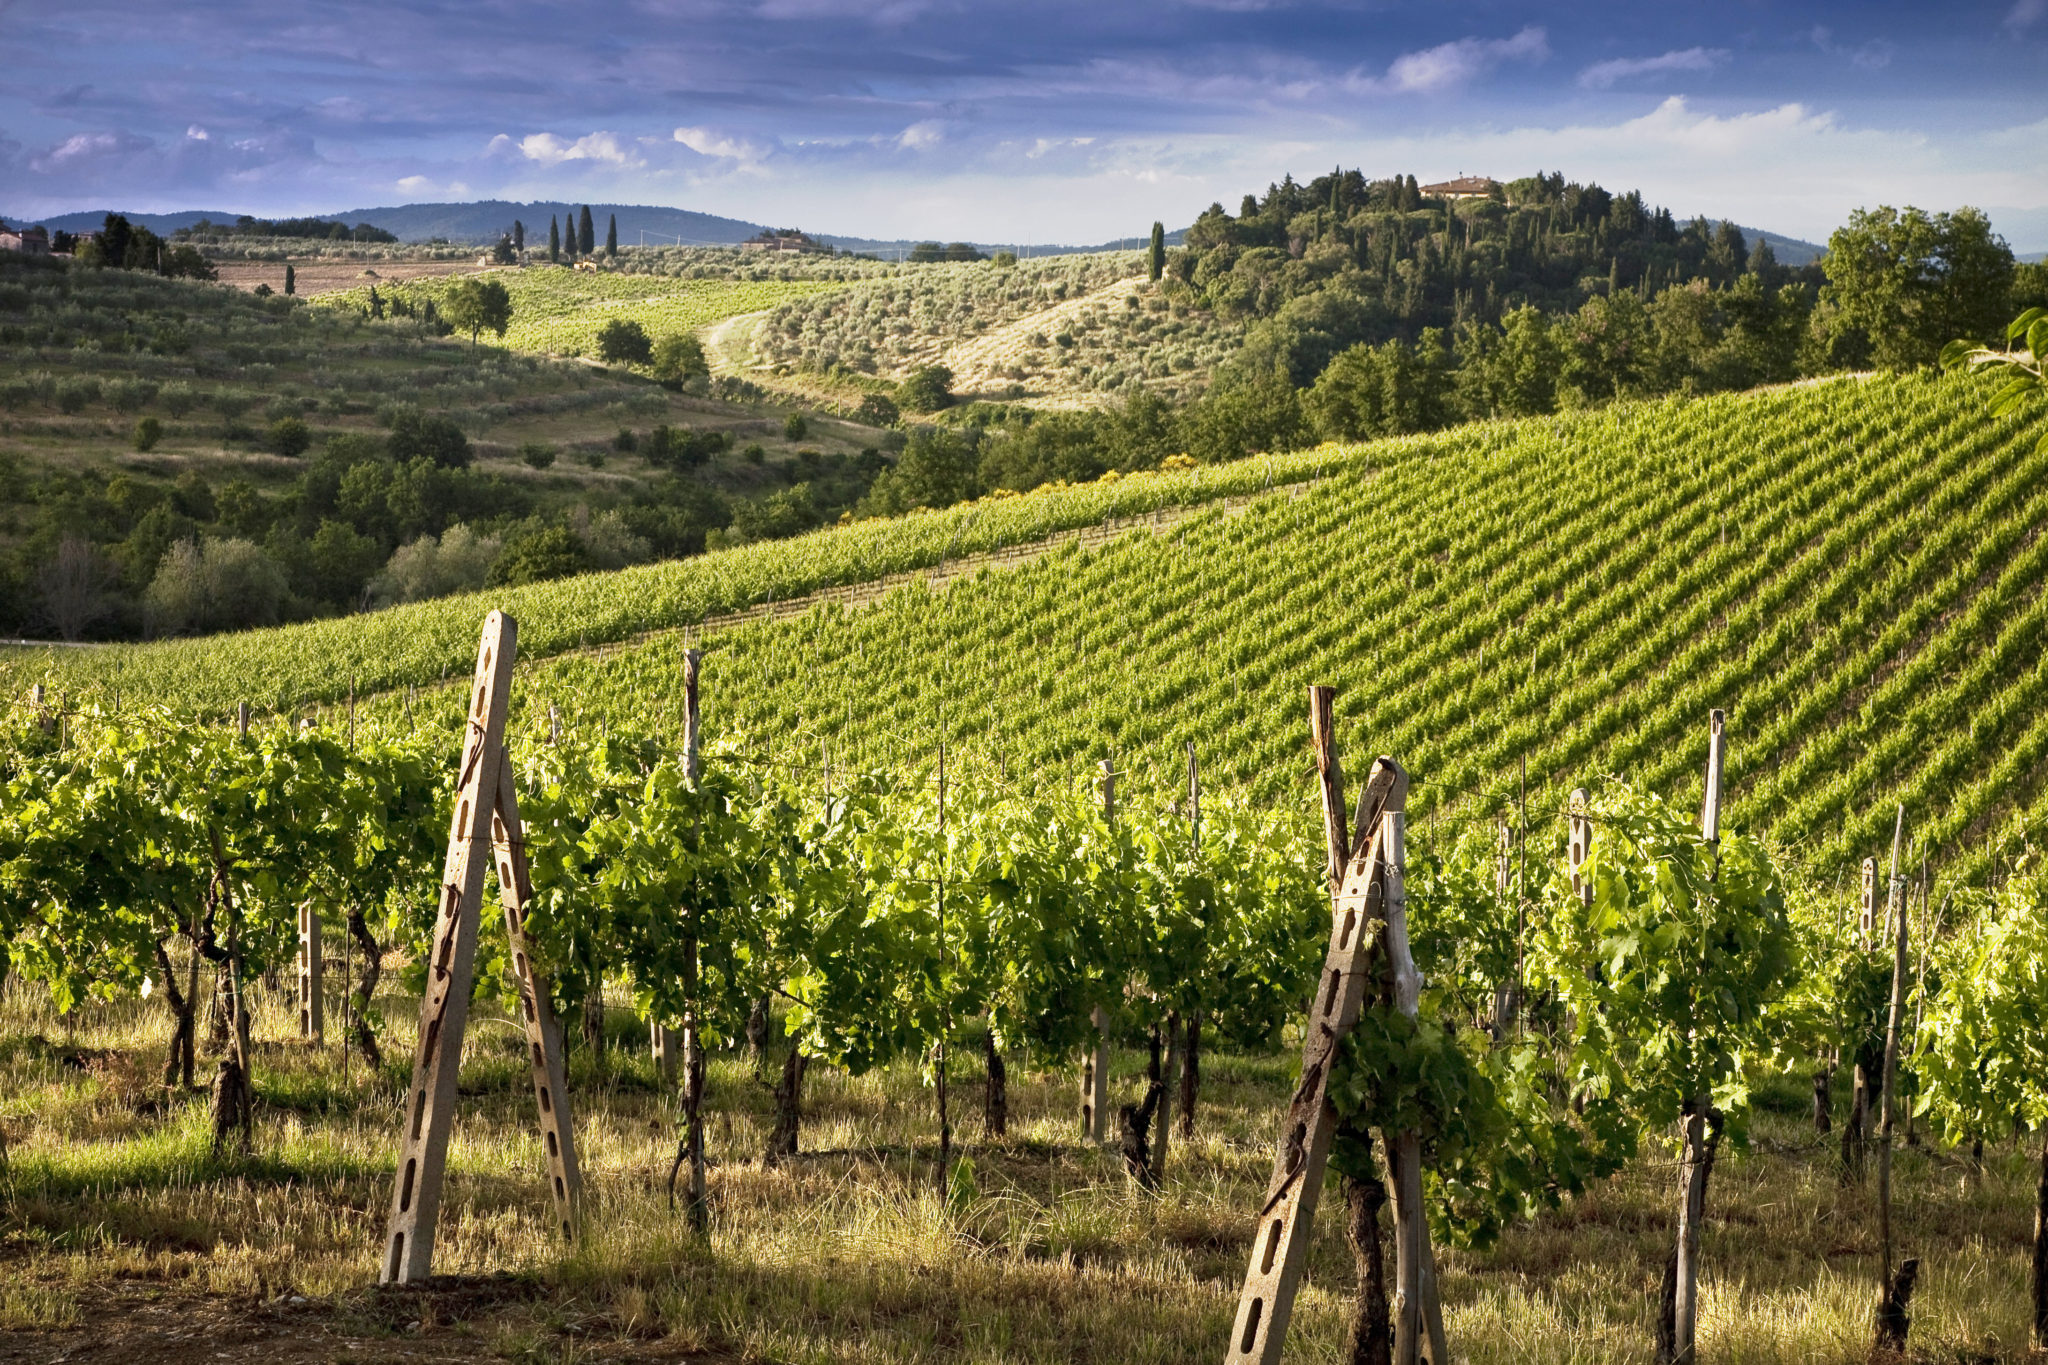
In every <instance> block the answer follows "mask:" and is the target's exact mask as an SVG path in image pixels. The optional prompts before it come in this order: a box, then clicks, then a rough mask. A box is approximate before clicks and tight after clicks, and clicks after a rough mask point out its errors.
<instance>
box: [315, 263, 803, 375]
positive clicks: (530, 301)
mask: <svg viewBox="0 0 2048 1365" xmlns="http://www.w3.org/2000/svg"><path fill="white" fill-rule="evenodd" d="M491 278H493V279H496V280H499V281H501V282H502V283H503V284H504V285H505V288H506V290H507V292H509V293H510V294H511V296H512V325H511V328H510V329H509V330H508V331H507V332H506V333H505V344H506V345H507V346H510V347H511V348H512V349H514V350H517V351H545V352H548V353H550V354H553V355H595V354H596V353H597V333H598V329H599V328H601V327H603V326H604V325H605V323H607V322H610V321H611V320H612V319H614V318H623V319H626V320H628V321H631V322H637V323H639V324H640V325H641V327H643V328H644V329H646V331H647V334H648V335H649V336H650V337H663V336H668V335H670V334H672V333H678V332H690V331H695V330H696V329H697V328H699V327H701V326H703V325H704V324H706V323H710V322H717V321H718V320H719V319H720V318H729V317H732V316H734V315H735V314H739V313H757V312H760V311H762V310H764V309H768V308H773V307H775V306H776V305H777V304H780V303H784V302H787V301H788V300H790V299H796V298H803V297H805V296H807V295H811V294H816V293H819V292H821V291H825V290H830V289H834V288H837V287H838V286H837V285H836V284H834V283H833V282H831V281H827V280H814V279H763V280H744V279H690V280H678V279H671V278H668V277H665V276H660V275H643V274H625V273H622V272H617V271H596V272H590V271H576V270H569V269H565V268H555V269H550V268H539V267H536V268H533V269H527V270H504V271H497V272H494V273H493V274H492V275H491ZM455 284H456V281H455V280H454V279H433V280H413V281H407V282H405V283H403V284H396V283H394V284H386V285H383V286H376V285H374V284H366V285H363V286H361V287H359V288H355V289H347V290H340V291H337V292H335V293H331V294H322V295H320V296H318V297H317V298H316V299H314V302H315V303H316V304H321V305H324V306H327V307H331V308H351V309H362V308H366V307H368V306H369V301H370V290H371V289H372V288H377V289H378V292H379V293H380V294H381V295H383V296H384V297H385V298H387V299H388V298H391V297H393V296H398V297H403V298H405V299H407V300H409V301H411V302H413V303H415V304H418V303H422V302H425V301H426V300H428V299H432V300H434V302H435V303H436V304H437V305H438V304H439V303H441V302H442V301H443V300H445V299H446V298H447V296H448V291H449V290H451V289H453V288H454V287H455Z"/></svg>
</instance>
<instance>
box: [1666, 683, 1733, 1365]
mask: <svg viewBox="0 0 2048 1365" xmlns="http://www.w3.org/2000/svg"><path fill="white" fill-rule="evenodd" d="M1723 723H1724V717H1723V715H1722V713H1721V711H1720V709H1719V708H1718V707H1717V708H1715V709H1714V710H1713V711H1711V712H1710V713H1708V718H1707V781H1706V791H1705V793H1704V795H1703V796H1702V797H1701V800H1700V834H1701V836H1702V837H1704V838H1705V839H1706V841H1707V843H1708V845H1709V846H1710V847H1711V846H1715V845H1718V844H1719V843H1720V840H1721V772H1722V763H1723V760H1724V757H1725V752H1726V751H1725V747H1724V746H1725V733H1724V730H1723ZM1715 856H1716V857H1717V858H1718V856H1719V854H1718V851H1716V852H1715ZM1712 1103H1713V1097H1712V1096H1710V1095H1704V1094H1702V1095H1693V1096H1691V1097H1689V1098H1688V1100H1687V1102H1686V1112H1685V1114H1684V1116H1683V1118H1682V1119H1681V1120H1680V1123H1681V1124H1682V1129H1681V1135H1680V1148H1679V1158H1678V1190H1679V1204H1678V1246H1677V1254H1676V1262H1675V1272H1676V1279H1675V1282H1674V1286H1673V1290H1672V1298H1671V1304H1672V1322H1671V1359H1672V1361H1673V1362H1675V1365H1692V1362H1693V1361H1694V1360H1696V1359H1698V1355H1697V1351H1696V1348H1695V1344H1694V1343H1695V1339H1696V1336H1697V1329H1698V1326H1699V1295H1700V1224H1701V1223H1702V1222H1703V1221H1704V1220H1705V1218H1706V1205H1707V1168H1708V1162H1709V1160H1710V1157H1709V1155H1708V1152H1707V1110H1708V1108H1709V1107H1710V1106H1711V1105H1712Z"/></svg>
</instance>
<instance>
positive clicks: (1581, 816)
mask: <svg viewBox="0 0 2048 1365" xmlns="http://www.w3.org/2000/svg"><path fill="white" fill-rule="evenodd" d="M1592 808H1593V798H1592V797H1591V796H1589V795H1587V793H1586V789H1585V788H1584V787H1574V788H1573V789H1572V795H1571V801H1570V803H1569V805H1568V806H1567V807H1566V809H1567V811H1568V812H1569V820H1570V833H1569V835H1568V838H1567V841H1566V843H1565V856H1566V857H1567V858H1569V859H1570V860H1571V869H1572V894H1573V895H1574V896H1577V897H1578V898H1579V899H1580V900H1581V901H1582V902H1584V903H1585V904H1587V905H1591V904H1592V903H1593V883H1592V882H1590V881H1588V880H1586V877H1585V874H1584V868H1585V866H1586V859H1588V858H1590V857H1592V856H1593V815H1592Z"/></svg>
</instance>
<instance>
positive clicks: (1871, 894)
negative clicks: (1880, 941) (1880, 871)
mask: <svg viewBox="0 0 2048 1365" xmlns="http://www.w3.org/2000/svg"><path fill="white" fill-rule="evenodd" d="M1861 908H1862V915H1861V919H1860V921H1859V924H1860V928H1859V930H1858V937H1857V941H1858V942H1859V943H1860V944H1861V946H1862V948H1863V951H1864V952H1866V953H1867V952H1869V951H1870V945H1871V943H1872V941H1873V939H1874V938H1875V936H1876V933H1877V859H1875V858H1865V859H1864V860H1863V899H1862V903H1861Z"/></svg>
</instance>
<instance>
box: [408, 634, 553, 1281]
mask: <svg viewBox="0 0 2048 1365" xmlns="http://www.w3.org/2000/svg"><path fill="white" fill-rule="evenodd" d="M517 636H518V627H517V624H516V623H515V622H514V621H513V620H512V618H511V617H509V616H507V615H505V614H504V613H503V612H496V611H494V612H492V613H491V614H490V615H489V616H487V617H485V618H484V628H483V639H482V641H481V643H480V644H479V646H478V649H477V662H476V672H475V675H474V677H473V679H472V682H471V687H470V691H469V696H468V723H467V725H466V727H465V737H464V741H463V747H462V766H461V768H460V769H459V770H458V781H457V785H456V790H455V812H454V818H453V820H452V821H451V823H450V827H449V831H448V854H447V858H446V860H445V862H444V863H443V864H442V872H441V891H440V900H441V903H440V909H439V911H438V913H437V915H436V917H435V923H434V934H433V938H432V940H431V941H430V947H429V949H428V957H427V983H426V990H425V992H424V993H423V995H422V997H421V1000H420V1035H419V1048H418V1052H417V1053H416V1054H415V1056H414V1059H413V1072H412V1084H411V1085H410V1086H409V1087H408V1088H407V1090H406V1100H405V1107H404V1117H403V1119H402V1124H403V1128H402V1130H401V1138H400V1142H399V1152H398V1169H397V1174H396V1180H395V1181H394V1188H393V1190H392V1197H391V1216H390V1221H389V1223H388V1225H387V1228H386V1231H385V1236H384V1247H383V1256H382V1258H381V1265H380V1268H379V1272H378V1278H379V1279H380V1280H382V1281H383V1282H384V1283H387V1284H404V1283H407V1282H410V1281H415V1280H422V1279H425V1278H426V1277H427V1276H429V1275H431V1274H432V1273H433V1259H434V1224H435V1218H436V1215H437V1214H438V1213H439V1211H440V1204H441V1183H442V1176H443V1174H444V1171H445V1168H446V1164H447V1157H448V1134H449V1130H450V1128H451V1126H452V1125H453V1123H454V1118H455V1102H456V1078H457V1072H458V1070H459V1069H460V1066H461V1062H462V1037H463V1032H464V1028H465V1026H466V1024H467V1023H468V1020H469V994H470V984H471V980H472V978H473V976H474V972H475V966H476V942H477V933H478V924H479V920H480V916H481V909H482V902H483V888H484V874H485V873H486V872H487V871H489V870H490V867H491V863H492V860H493V856H494V855H495V857H496V860H497V863H498V879H499V891H500V895H501V897H502V898H503V901H504V904H505V922H506V929H507V932H508V933H509V935H510V937H511V947H512V958H513V965H514V970H515V971H516V972H517V974H518V977H519V989H520V994H521V1013H522V1014H523V1015H524V1016H525V1021H526V1035H527V1043H528V1047H527V1051H528V1056H529V1061H530V1062H531V1064H532V1067H533V1072H534V1084H535V1100H536V1102H537V1104H538V1105H539V1107H540V1111H541V1131H542V1136H543V1140H544V1142H545V1145H546V1147H547V1152H548V1163H549V1167H550V1173H551V1177H552V1180H551V1183H552V1185H553V1193H554V1197H555V1205H556V1211H557V1213H558V1215H560V1221H561V1225H562V1227H563V1230H564V1231H565V1232H567V1231H571V1230H573V1228H574V1221H575V1220H574V1209H575V1204H576V1199H577V1194H578V1191H577V1174H576V1161H575V1151H574V1148H573V1146H572V1145H571V1142H570V1137H571V1125H570V1119H569V1103H568V1094H567V1087H566V1084H565V1080H564V1077H563V1069H562V1056H561V1040H560V1035H559V1031H558V1030H556V1029H555V1027H554V1019H553V1014H552V1011H551V1010H550V1009H549V1008H548V994H547V990H546V987H545V983H544V982H542V981H541V980H540V978H539V975H538V972H537V971H536V969H535V967H534V965H533V960H532V956H531V954H530V953H529V952H528V950H527V943H526V933H525V905H526V900H527V896H528V894H529V892H528V886H527V881H526V856H525V851H524V842H525V836H524V833H523V831H522V829H521V827H520V824H519V811H518V805H517V802H516V800H515V799H514V796H513V790H512V780H511V770H510V767H509V765H508V763H507V760H506V754H505V738H504V736H505V717H506V713H507V711H508V710H509V709H510V701H511V691H512V662H513V658H514V656H515V654H516V651H517Z"/></svg>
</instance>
